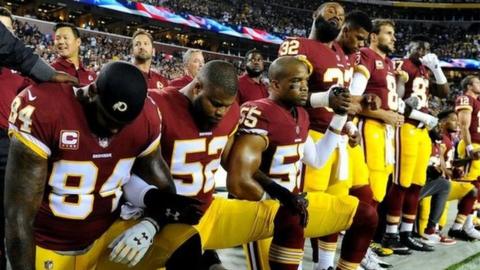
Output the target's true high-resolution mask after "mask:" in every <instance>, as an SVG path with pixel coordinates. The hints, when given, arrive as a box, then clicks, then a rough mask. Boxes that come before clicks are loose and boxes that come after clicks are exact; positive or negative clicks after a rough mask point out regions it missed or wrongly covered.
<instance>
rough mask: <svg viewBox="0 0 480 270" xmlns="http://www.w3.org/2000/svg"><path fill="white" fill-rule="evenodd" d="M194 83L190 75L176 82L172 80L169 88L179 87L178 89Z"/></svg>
mask: <svg viewBox="0 0 480 270" xmlns="http://www.w3.org/2000/svg"><path fill="white" fill-rule="evenodd" d="M192 81H193V78H192V77H190V76H188V75H183V76H182V77H180V78H176V79H174V80H171V81H170V82H169V83H168V86H173V87H178V88H183V87H185V86H186V85H187V84H189V83H191V82H192Z"/></svg>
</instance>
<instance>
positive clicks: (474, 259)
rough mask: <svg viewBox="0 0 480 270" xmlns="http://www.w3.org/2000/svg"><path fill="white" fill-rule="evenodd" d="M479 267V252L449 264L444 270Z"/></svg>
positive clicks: (468, 269)
mask: <svg viewBox="0 0 480 270" xmlns="http://www.w3.org/2000/svg"><path fill="white" fill-rule="evenodd" d="M479 267H480V253H477V254H474V255H472V256H470V257H468V258H466V259H465V260H463V261H461V262H459V263H456V264H454V265H451V266H449V267H448V268H447V269H446V270H476V269H479Z"/></svg>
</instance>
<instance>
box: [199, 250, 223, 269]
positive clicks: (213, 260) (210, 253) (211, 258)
mask: <svg viewBox="0 0 480 270" xmlns="http://www.w3.org/2000/svg"><path fill="white" fill-rule="evenodd" d="M221 265H222V261H220V258H219V257H218V254H217V252H216V251H215V250H205V252H203V255H202V266H201V269H202V270H208V269H211V267H214V266H215V267H221ZM217 269H225V268H217Z"/></svg>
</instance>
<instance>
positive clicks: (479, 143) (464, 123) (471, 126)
mask: <svg viewBox="0 0 480 270" xmlns="http://www.w3.org/2000/svg"><path fill="white" fill-rule="evenodd" d="M461 86H462V89H463V95H461V96H459V97H457V100H456V103H455V111H456V112H457V114H458V121H459V123H460V137H461V140H460V142H459V144H458V146H457V151H458V154H459V157H460V158H471V159H472V161H471V162H470V163H469V164H468V165H467V167H466V172H465V176H463V177H462V179H463V180H466V181H472V184H474V185H476V183H477V180H478V177H479V176H480V161H479V158H480V151H479V150H478V148H479V147H480V132H479V131H480V129H479V128H478V126H479V122H480V121H479V118H478V115H479V114H480V101H479V99H478V96H479V95H480V79H479V78H478V76H474V75H468V76H466V77H465V78H464V79H463V80H462V82H461ZM476 188H477V189H478V186H476ZM477 199H478V198H477ZM472 219H473V215H472V213H468V214H467V215H466V216H463V218H460V219H459V216H457V221H459V222H455V224H454V225H453V227H452V230H451V231H453V232H452V233H450V232H449V235H450V236H454V235H455V234H456V232H459V231H461V230H462V229H463V230H464V231H465V233H467V234H468V235H469V236H470V237H472V238H476V239H479V237H478V236H480V233H479V232H478V231H477V230H475V228H474V226H473V220H472ZM462 221H463V222H462ZM462 224H463V228H462Z"/></svg>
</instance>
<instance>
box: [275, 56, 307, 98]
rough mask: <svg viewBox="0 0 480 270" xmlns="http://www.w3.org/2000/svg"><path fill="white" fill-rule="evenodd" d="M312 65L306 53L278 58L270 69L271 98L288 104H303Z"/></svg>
mask: <svg viewBox="0 0 480 270" xmlns="http://www.w3.org/2000/svg"><path fill="white" fill-rule="evenodd" d="M311 71H312V65H311V64H310V62H308V60H307V58H306V57H305V56H304V55H297V56H283V57H279V58H277V59H276V60H275V61H273V63H272V64H271V65H270V68H269V69H268V77H269V78H270V98H272V99H273V100H276V101H279V102H281V103H283V104H285V105H286V106H303V105H305V103H306V101H307V97H308V78H309V77H310V73H311Z"/></svg>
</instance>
